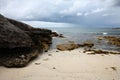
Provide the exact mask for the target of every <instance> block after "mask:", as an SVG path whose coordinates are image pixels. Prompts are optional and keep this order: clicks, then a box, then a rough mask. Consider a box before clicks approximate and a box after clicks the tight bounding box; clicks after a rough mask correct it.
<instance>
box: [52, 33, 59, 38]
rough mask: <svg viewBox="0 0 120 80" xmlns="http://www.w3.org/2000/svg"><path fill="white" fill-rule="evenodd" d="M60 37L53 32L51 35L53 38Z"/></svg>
mask: <svg viewBox="0 0 120 80" xmlns="http://www.w3.org/2000/svg"><path fill="white" fill-rule="evenodd" d="M58 36H59V34H58V33H57V32H52V33H51V37H58Z"/></svg>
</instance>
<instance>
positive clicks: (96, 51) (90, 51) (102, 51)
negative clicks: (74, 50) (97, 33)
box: [84, 50, 120, 55]
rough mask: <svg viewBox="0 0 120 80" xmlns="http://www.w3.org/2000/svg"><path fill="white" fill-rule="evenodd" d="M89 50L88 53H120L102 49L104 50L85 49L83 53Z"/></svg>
mask: <svg viewBox="0 0 120 80" xmlns="http://www.w3.org/2000/svg"><path fill="white" fill-rule="evenodd" d="M86 52H89V53H88V54H106V55H108V54H114V55H120V52H110V51H104V50H85V51H84V53H86Z"/></svg>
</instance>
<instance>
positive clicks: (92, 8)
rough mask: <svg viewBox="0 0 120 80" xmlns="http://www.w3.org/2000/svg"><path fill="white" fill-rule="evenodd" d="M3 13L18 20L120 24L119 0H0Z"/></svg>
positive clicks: (97, 24) (85, 24)
mask: <svg viewBox="0 0 120 80" xmlns="http://www.w3.org/2000/svg"><path fill="white" fill-rule="evenodd" d="M0 13H1V14H2V15H4V16H6V17H8V18H13V19H16V20H26V21H45V22H58V23H72V24H78V25H83V26H88V27H90V26H94V27H120V0H0Z"/></svg>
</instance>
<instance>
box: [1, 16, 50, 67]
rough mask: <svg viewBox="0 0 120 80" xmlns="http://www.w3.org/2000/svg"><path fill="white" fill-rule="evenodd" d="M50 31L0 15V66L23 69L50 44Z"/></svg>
mask: <svg viewBox="0 0 120 80" xmlns="http://www.w3.org/2000/svg"><path fill="white" fill-rule="evenodd" d="M51 33H52V31H51V30H48V29H40V28H33V27H31V26H30V25H27V24H24V23H22V22H19V21H15V20H12V19H8V18H6V17H4V16H2V15H0V65H3V66H7V67H23V66H26V65H27V64H28V62H29V61H30V60H31V59H32V58H34V57H36V56H37V55H38V54H39V53H40V52H42V51H44V49H45V50H48V49H49V46H50V44H51V43H52V37H51Z"/></svg>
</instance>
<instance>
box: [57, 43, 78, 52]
mask: <svg viewBox="0 0 120 80" xmlns="http://www.w3.org/2000/svg"><path fill="white" fill-rule="evenodd" d="M78 47H79V44H59V45H57V46H56V48H57V49H58V50H61V51H65V50H73V49H76V48H78Z"/></svg>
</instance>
